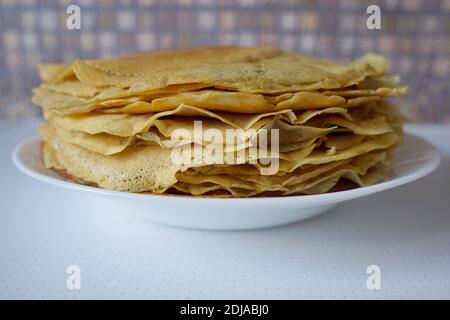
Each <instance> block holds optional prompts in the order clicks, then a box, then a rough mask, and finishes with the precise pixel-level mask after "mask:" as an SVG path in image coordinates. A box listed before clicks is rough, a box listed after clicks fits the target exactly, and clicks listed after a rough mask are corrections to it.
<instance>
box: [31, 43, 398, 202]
mask: <svg viewBox="0 0 450 320" xmlns="http://www.w3.org/2000/svg"><path fill="white" fill-rule="evenodd" d="M39 71H40V76H41V79H42V82H43V83H42V84H41V85H40V86H39V87H38V88H36V89H34V96H33V101H34V102H35V103H36V104H38V105H39V106H41V107H42V109H43V113H44V116H45V119H46V120H47V122H46V124H44V125H42V126H41V127H40V128H39V132H40V136H41V137H42V141H43V143H42V154H43V160H44V163H45V165H46V167H48V168H52V169H54V170H56V171H57V172H59V173H60V174H62V175H63V176H64V177H66V178H67V179H71V180H74V181H76V182H78V183H84V184H89V185H95V186H98V187H102V188H107V189H112V190H118V191H127V192H140V193H157V194H184V195H194V196H221V197H250V196H281V195H299V194H317V193H325V192H329V191H336V190H342V189H347V188H349V187H355V186H367V185H371V184H374V183H377V182H379V181H382V180H383V179H386V178H387V177H388V176H389V170H390V167H391V164H392V161H393V157H392V155H393V150H394V149H395V147H396V146H397V145H398V144H399V143H400V141H401V125H402V123H403V122H404V118H403V117H402V116H401V115H400V113H399V112H398V111H397V108H396V107H394V106H393V105H392V104H390V103H388V102H387V101H385V97H387V96H398V95H403V94H404V93H405V92H406V87H404V86H400V85H399V79H398V77H397V76H389V75H386V73H385V71H386V63H385V59H384V58H383V57H381V56H378V55H375V54H366V55H364V56H363V57H362V58H360V59H357V60H355V61H353V62H351V63H348V64H340V63H336V62H332V61H327V60H321V59H316V58H312V57H307V56H304V55H301V54H298V53H293V52H286V51H281V50H278V49H273V48H242V47H217V48H197V49H191V50H172V51H159V52H146V53H139V54H135V55H129V56H125V57H120V58H113V59H105V60H76V61H74V62H73V63H71V64H46V65H41V66H40V68H39ZM194 121H201V123H202V128H203V130H205V129H207V128H214V129H217V130H219V131H220V132H222V133H225V131H226V130H227V129H240V130H242V131H243V132H244V133H245V132H253V135H252V134H248V135H245V137H244V138H243V139H241V140H240V141H238V142H235V143H234V144H233V145H232V146H229V145H224V146H223V153H224V154H225V156H226V157H225V158H226V159H230V158H227V157H228V156H229V154H230V153H233V152H235V151H236V148H237V149H240V150H242V149H244V150H245V149H248V148H250V146H251V145H252V143H253V142H252V141H254V140H252V139H254V137H255V134H254V133H255V132H256V133H258V132H260V131H261V130H263V129H266V130H267V129H278V130H279V131H278V133H279V147H278V149H279V153H278V160H279V165H278V167H277V170H276V172H272V173H271V174H263V173H262V169H263V168H264V165H263V164H262V163H261V161H259V160H261V159H256V163H255V157H256V158H258V157H259V155H258V154H256V156H255V155H253V156H254V157H253V158H251V156H250V155H247V156H246V157H245V158H244V161H243V162H242V161H241V162H239V163H237V162H235V163H232V162H228V163H224V162H223V161H222V162H219V161H218V162H217V163H211V161H208V162H206V161H191V162H189V163H175V162H174V161H173V159H172V157H171V155H172V152H173V150H174V148H175V147H176V144H175V143H174V140H173V139H172V138H173V136H172V134H173V133H174V131H175V130H176V129H179V128H183V129H187V130H188V131H189V132H191V133H192V140H190V141H188V142H186V141H184V142H183V143H191V144H192V146H194V145H197V147H198V146H199V145H200V147H201V148H200V150H202V152H204V151H205V150H206V149H207V148H208V145H209V143H217V142H215V141H212V140H211V141H209V142H204V141H203V140H200V141H198V140H196V139H195V138H194V136H195V134H194ZM221 143H223V142H221ZM231 147H233V148H231ZM248 154H250V152H249V153H248ZM268 154H269V155H270V152H269V153H268ZM266 156H267V155H266ZM270 156H272V155H270ZM261 157H263V156H261ZM267 157H269V156H267ZM241 160H242V159H241ZM251 160H253V161H251ZM266 160H267V159H266Z"/></svg>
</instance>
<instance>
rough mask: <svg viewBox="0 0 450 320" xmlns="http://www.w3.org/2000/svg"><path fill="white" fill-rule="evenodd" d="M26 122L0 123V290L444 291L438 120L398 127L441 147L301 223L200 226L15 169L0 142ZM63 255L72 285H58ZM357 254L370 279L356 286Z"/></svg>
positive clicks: (444, 187) (254, 294) (445, 167)
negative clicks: (388, 183)
mask: <svg viewBox="0 0 450 320" xmlns="http://www.w3.org/2000/svg"><path fill="white" fill-rule="evenodd" d="M36 123H38V121H36V120H31V121H18V122H10V123H0V148H1V149H0V150H1V157H0V173H1V174H0V185H1V194H0V197H1V198H0V200H1V206H0V208H1V209H0V298H33V299H35V298H163V299H164V298H175V299H183V298H186V299H197V298H203V299H210V298H218V299H238V298H243V299H245V298H249V299H251V298H262V299H267V298H274V299H279V298H287V299H298V298H450V127H449V126H446V127H434V126H417V125H416V126H410V127H409V128H408V129H409V131H410V132H413V133H416V134H418V135H421V136H423V137H425V138H426V139H428V140H430V141H431V142H433V143H435V144H436V145H438V147H439V148H440V149H441V151H442V153H443V156H444V159H443V162H442V164H441V166H440V167H439V168H438V169H437V170H436V171H435V172H434V173H432V174H431V175H429V176H427V177H425V178H423V179H421V180H419V181H416V182H413V183H411V184H409V185H406V186H402V187H399V188H397V189H394V190H389V191H385V192H382V193H378V194H376V195H373V196H368V197H365V198H361V199H358V200H355V201H349V202H346V203H343V204H341V205H340V206H338V207H337V208H336V209H333V210H331V211H329V212H327V213H326V214H324V215H322V216H319V217H317V218H314V219H310V220H308V221H305V222H303V223H297V224H293V225H289V226H284V227H278V228H272V229H265V230H257V231H245V232H242V231H241V232H223V231H222V232H210V231H196V230H189V229H180V228H173V227H168V226H162V225H158V224H153V223H150V222H144V221H142V220H139V219H137V218H134V217H132V216H131V215H129V214H127V213H126V212H123V213H114V212H113V211H114V210H113V208H111V204H110V203H106V202H103V201H102V200H100V199H97V198H95V196H94V195H89V194H80V193H73V192H72V191H71V190H65V189H59V188H57V187H54V186H50V185H46V184H44V183H42V182H39V181H34V180H33V179H31V178H29V177H27V176H25V175H23V174H22V173H20V172H19V171H18V170H17V169H16V168H15V167H14V166H13V164H12V161H11V152H12V150H13V147H14V146H15V145H16V143H17V142H18V141H20V140H22V139H24V138H26V137H29V136H32V135H34V130H35V129H34V127H35V125H36ZM211 210H214V208H211ZM69 265H78V266H79V267H80V269H81V290H68V289H67V287H66V279H67V277H68V275H67V274H66V269H67V267H68V266H69ZM369 265H378V266H379V267H380V270H381V289H380V290H369V289H368V288H367V286H366V280H367V277H368V275H367V274H366V268H367V267H368V266H369Z"/></svg>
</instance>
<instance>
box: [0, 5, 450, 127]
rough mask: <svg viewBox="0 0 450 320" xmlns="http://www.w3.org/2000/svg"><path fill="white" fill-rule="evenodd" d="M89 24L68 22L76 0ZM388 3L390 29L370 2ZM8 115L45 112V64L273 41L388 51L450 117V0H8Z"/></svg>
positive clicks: (432, 110) (4, 41)
mask: <svg viewBox="0 0 450 320" xmlns="http://www.w3.org/2000/svg"><path fill="white" fill-rule="evenodd" d="M71 4H77V5H79V6H80V8H81V30H68V29H67V28H66V19H67V17H68V15H67V14H66V8H67V6H69V5H71ZM370 4H377V5H379V6H380V8H381V30H368V29H367V27H366V19H367V17H368V15H367V13H366V9H367V7H368V5H370ZM0 10H1V12H0V41H1V46H0V118H13V117H23V116H30V115H37V114H39V110H38V108H36V107H33V106H32V104H31V102H30V91H31V88H32V87H33V86H35V85H37V84H38V82H39V80H38V77H37V73H36V64H37V63H38V62H63V61H70V60H72V59H74V58H97V57H109V56H114V55H119V54H124V53H127V52H133V51H142V50H155V49H166V48H179V47H194V46H200V45H226V44H240V45H246V46H248V45H269V46H275V47H279V48H283V49H290V50H296V51H300V52H304V53H306V54H312V55H316V56H320V57H327V58H333V59H343V60H347V59H351V58H354V57H357V56H359V55H361V54H363V53H364V52H366V51H374V52H378V53H381V54H384V55H386V56H387V57H388V58H389V60H390V69H391V71H392V72H398V73H400V74H401V76H402V79H403V80H404V82H405V83H407V84H409V85H410V93H409V95H408V97H407V98H406V99H402V101H401V102H400V103H401V105H402V108H403V109H404V111H405V113H406V114H407V115H408V116H409V117H410V118H412V119H413V120H416V121H420V122H435V123H450V0H426V1H425V0H423V1H420V0H385V1H375V0H370V1H358V0H339V1H338V0H336V1H333V0H328V1H315V0H305V1H301V0H276V1H273V0H136V1H131V0H117V1H113V0H100V1H94V0H79V1H70V0H61V1H55V0H0Z"/></svg>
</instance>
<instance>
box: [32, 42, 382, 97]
mask: <svg viewBox="0 0 450 320" xmlns="http://www.w3.org/2000/svg"><path fill="white" fill-rule="evenodd" d="M385 67H386V63H385V60H384V58H383V57H381V56H378V55H375V54H366V55H365V56H363V57H362V58H360V59H358V60H355V61H353V62H352V63H350V64H339V63H336V62H332V61H328V60H321V59H316V58H311V57H307V56H304V55H301V54H298V53H293V52H287V51H281V50H278V49H273V48H242V47H217V48H198V49H191V50H185V51H182V50H170V51H158V52H144V53H139V54H134V55H129V56H125V57H120V58H113V59H106V60H76V61H75V62H73V63H72V64H70V65H66V66H61V67H60V68H58V67H56V66H55V65H51V66H49V67H48V68H46V66H45V65H44V66H42V67H41V70H40V71H41V72H40V73H41V77H42V78H43V80H44V81H47V82H60V81H64V80H68V79H71V78H75V77H76V78H77V79H78V80H79V81H81V82H82V83H83V84H84V85H87V86H91V87H96V88H108V87H118V88H124V89H128V91H129V92H128V93H138V92H149V91H151V90H158V89H162V88H166V87H169V86H174V85H185V84H201V85H204V86H207V87H215V88H218V89H224V90H233V91H241V92H248V93H262V94H280V93H285V92H297V91H314V90H330V89H337V88H345V87H349V86H352V85H355V84H358V83H359V82H361V81H362V80H364V79H365V78H367V77H370V76H378V75H382V74H384V72H385ZM50 69H51V70H50Z"/></svg>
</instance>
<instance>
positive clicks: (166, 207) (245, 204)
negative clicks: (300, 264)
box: [13, 135, 440, 230]
mask: <svg viewBox="0 0 450 320" xmlns="http://www.w3.org/2000/svg"><path fill="white" fill-rule="evenodd" d="M13 161H14V164H15V165H16V166H17V167H18V168H19V169H20V170H21V171H22V172H24V173H25V174H27V175H29V176H31V177H33V178H36V179H38V180H41V181H43V182H47V183H50V184H53V185H56V186H60V187H65V188H69V189H72V190H73V191H74V192H91V193H95V194H97V195H98V196H99V197H104V198H108V199H111V200H113V201H114V202H115V203H114V207H115V208H117V210H121V212H127V213H132V214H135V215H137V216H140V217H143V218H145V219H148V220H152V221H156V222H160V223H164V224H170V225H176V226H182V227H190V228H200V229H220V230H233V229H234V230H236V229H256V228H264V227H271V226H277V225H283V224H287V223H292V222H295V221H300V220H303V219H306V218H309V217H312V216H315V215H318V214H320V213H322V212H324V211H326V210H328V209H329V208H331V207H333V206H335V205H337V204H338V203H340V202H342V201H346V200H350V199H356V198H359V197H362V196H367V195H370V194H373V193H376V192H380V191H383V190H387V189H390V188H394V187H397V186H400V185H403V184H405V183H408V182H411V181H414V180H416V179H419V178H421V177H423V176H425V175H427V174H428V173H430V172H432V171H433V170H434V169H436V168H437V166H438V165H439V162H440V155H439V153H438V151H437V150H436V149H435V148H434V147H433V146H431V145H430V144H428V143H427V142H425V141H423V140H422V139H419V138H417V137H415V136H411V135H405V139H404V143H403V144H401V145H400V146H399V147H398V149H397V151H396V162H395V165H394V170H393V175H392V177H391V178H390V179H389V180H388V181H385V182H382V183H378V184H375V185H373V186H369V187H363V188H356V189H352V190H347V191H340V192H331V193H326V194H319V195H307V196H290V197H273V198H247V199H223V198H222V199H221V198H190V197H176V196H158V195H145V194H137V193H128V192H118V191H111V190H106V189H101V188H96V187H89V186H85V185H81V184H77V183H73V182H68V181H65V180H64V179H63V178H62V177H60V176H59V175H57V174H56V173H54V172H53V171H51V170H49V169H46V168H45V167H44V166H43V164H42V161H41V155H40V139H39V138H36V137H35V138H32V139H29V140H26V141H24V142H22V143H20V144H19V145H18V146H17V147H16V149H15V150H14V153H13Z"/></svg>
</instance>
